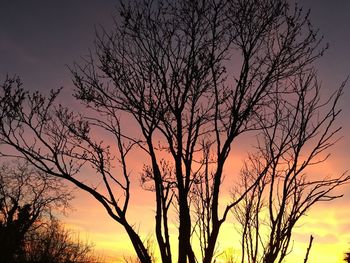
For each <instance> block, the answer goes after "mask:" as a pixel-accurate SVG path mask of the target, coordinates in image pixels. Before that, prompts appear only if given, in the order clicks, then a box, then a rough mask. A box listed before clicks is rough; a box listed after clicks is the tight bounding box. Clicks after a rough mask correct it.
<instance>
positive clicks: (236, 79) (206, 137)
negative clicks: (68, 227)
mask: <svg viewBox="0 0 350 263" xmlns="http://www.w3.org/2000/svg"><path fill="white" fill-rule="evenodd" d="M119 11H120V17H118V18H117V19H116V20H115V21H116V24H115V28H114V30H113V31H108V30H105V29H102V30H101V31H100V32H99V33H98V35H97V40H96V52H95V54H91V55H90V56H88V57H87V58H86V59H85V60H84V62H82V63H80V64H79V63H77V64H75V65H74V66H72V67H71V72H72V75H73V81H74V85H75V91H74V96H75V98H76V99H77V100H78V101H80V102H81V103H82V104H83V105H85V106H86V111H84V112H81V113H80V114H78V113H75V112H74V111H71V110H69V109H68V108H65V107H63V106H61V105H57V104H56V102H55V100H56V97H57V96H58V95H59V90H58V91H52V92H51V93H50V95H49V96H48V97H45V96H43V95H41V94H40V93H38V92H34V93H30V92H28V91H24V90H23V89H22V88H21V86H22V84H21V81H20V80H19V79H18V78H7V79H6V80H5V81H4V84H3V85H2V94H1V97H0V109H1V115H0V141H1V143H2V144H5V145H7V146H12V149H14V150H15V151H16V152H18V154H19V155H20V156H22V157H24V158H26V159H27V160H28V161H29V162H31V163H32V164H33V165H34V166H35V167H37V168H38V169H41V170H42V171H44V172H45V173H48V174H51V175H52V176H56V177H60V178H65V179H66V180H68V181H70V182H72V183H73V184H74V185H76V186H77V187H78V188H80V189H82V190H84V191H86V192H88V193H90V194H91V195H92V196H93V197H94V198H95V199H96V200H97V201H98V202H99V203H100V204H101V205H102V206H103V207H104V208H105V210H106V213H108V215H109V216H110V217H111V218H113V219H114V220H115V221H116V222H117V223H119V224H120V225H121V226H122V227H123V228H124V229H125V231H126V233H127V234H128V236H129V238H130V241H131V243H132V245H133V247H134V249H135V252H136V254H137V257H138V258H139V260H140V262H143V263H146V262H151V257H150V253H149V251H148V250H147V246H146V245H145V244H144V242H143V241H142V238H141V237H140V235H139V234H138V233H137V230H136V229H135V228H134V223H133V222H131V221H129V219H128V217H127V211H128V210H129V209H132V207H129V203H130V199H131V198H132V196H131V191H130V187H131V185H132V184H135V181H134V177H132V176H130V171H131V169H130V168H129V167H130V163H129V162H130V159H128V157H129V156H130V155H129V154H130V152H132V151H134V152H137V153H138V154H139V155H142V156H147V157H148V161H146V163H145V164H144V166H143V171H142V175H141V178H138V179H136V182H139V181H141V182H142V186H143V188H144V189H145V190H149V191H152V192H153V193H154V199H155V236H156V240H157V244H158V249H159V252H160V256H161V260H162V262H172V260H173V258H174V256H173V255H172V251H173V250H172V246H171V245H172V244H171V243H170V235H171V234H172V233H171V232H170V230H169V216H170V215H171V207H174V210H175V212H176V213H177V218H178V220H177V222H178V233H177V234H178V244H177V245H178V255H177V260H178V262H181V263H182V262H190V263H194V262H196V261H197V260H198V257H199V255H196V254H195V252H194V249H193V243H194V242H195V241H194V240H195V238H196V237H198V242H199V243H200V246H201V252H202V258H203V262H205V263H209V262H212V261H213V260H214V253H215V249H216V248H217V246H216V245H217V239H218V235H219V233H220V229H221V226H222V225H223V224H224V223H225V221H226V219H227V217H228V215H229V212H230V211H235V212H236V213H238V214H239V215H240V216H239V217H238V219H239V220H240V223H241V224H242V225H243V232H242V238H243V240H246V239H245V238H246V237H249V238H251V239H252V242H253V240H254V241H255V242H256V240H258V238H259V236H260V234H259V232H254V231H258V228H259V225H260V222H261V221H260V216H259V215H260V211H261V209H263V207H264V208H265V207H267V208H266V209H267V211H268V213H269V220H270V222H272V225H271V229H270V236H269V237H270V238H269V242H268V243H266V244H267V247H265V250H264V254H263V258H264V260H265V261H266V262H274V261H276V260H277V259H278V258H279V259H278V262H281V260H282V259H283V257H284V256H285V255H286V252H287V251H288V248H289V241H290V238H291V235H292V231H291V230H292V229H293V227H294V226H295V223H296V222H297V221H298V219H299V218H300V217H301V216H302V215H303V214H305V212H306V211H307V210H308V209H310V207H311V206H313V205H314V204H315V203H316V202H318V201H328V200H332V199H334V198H336V197H337V196H333V195H331V190H333V189H334V188H336V187H338V186H340V185H342V184H343V183H345V182H346V181H348V180H349V177H347V176H345V175H343V176H340V177H336V178H335V179H327V178H325V179H324V178H321V179H316V180H315V181H310V180H309V179H308V177H307V176H306V168H307V167H309V166H311V165H314V164H317V163H319V162H321V161H322V160H324V159H323V157H324V156H323V153H325V151H326V150H327V149H328V148H329V147H330V146H332V145H333V144H334V142H335V141H336V139H337V138H336V136H337V133H338V131H339V128H338V127H334V126H335V125H334V122H335V120H336V117H337V116H338V114H339V110H338V109H337V103H338V99H339V97H340V95H341V93H342V88H343V86H344V85H342V87H341V88H340V89H339V90H338V91H336V92H335V93H334V94H333V96H331V97H330V99H329V100H326V101H322V100H321V98H320V85H319V82H318V81H317V75H316V70H315V69H314V67H313V63H314V61H315V60H316V59H318V58H319V57H320V56H322V54H323V52H324V51H325V48H322V47H320V43H321V39H320V38H319V37H318V34H317V32H316V31H314V30H313V28H312V26H311V24H310V22H309V19H308V13H305V12H303V10H302V9H300V8H299V7H298V6H297V5H296V6H294V5H291V4H289V1H286V0H277V1H276V0H273V1H272V0H244V1H243V0H232V1H228V0H210V1H192V0H178V1H172V0H171V1H170V0H164V1H162V0H159V1H143V0H135V1H130V2H128V3H127V4H123V3H122V4H121V5H120V10H119ZM243 134H246V135H250V136H252V138H257V139H258V140H257V145H256V146H257V152H256V153H253V154H251V155H250V158H249V160H248V162H247V164H246V166H245V167H244V169H243V170H242V178H243V180H242V181H243V183H242V185H241V186H240V187H238V189H237V190H236V192H235V195H234V199H233V201H232V202H229V203H227V204H226V205H224V204H222V201H221V199H220V193H222V185H223V181H224V173H225V171H226V170H225V169H226V164H227V160H228V157H229V155H230V153H231V149H232V148H233V147H235V146H236V144H235V143H236V141H238V140H239V139H240V138H242V135H243ZM112 141H115V142H116V143H115V144H112ZM252 143H253V142H252ZM3 154H4V155H6V153H5V151H3ZM11 154H12V155H13V152H11ZM326 156H327V155H326ZM87 167H93V169H94V171H95V172H96V174H97V178H95V179H94V180H92V182H90V181H89V180H86V179H82V177H81V175H82V174H84V173H86V171H87V169H88V168H87ZM86 178H88V176H87V174H86ZM230 179H233V175H232V177H231V176H230V177H226V180H227V181H234V180H230ZM96 182H97V183H96ZM276 184H277V188H276ZM319 191H321V192H319ZM275 194H277V195H278V196H281V197H282V199H278V198H274V196H275ZM265 197H268V199H265ZM264 200H267V204H265V203H263V201H264ZM247 220H248V221H247ZM194 233H196V235H194ZM249 242H250V241H249ZM243 243H244V242H243ZM251 244H253V243H249V245H251ZM246 249H247V247H245V245H244V244H242V250H243V254H244V251H246ZM257 249H258V246H255V247H254V248H253V252H249V253H250V254H249V255H251V256H249V257H251V258H252V260H253V262H257V261H256V260H257V256H258V252H254V251H256V250H257ZM278 255H280V256H278Z"/></svg>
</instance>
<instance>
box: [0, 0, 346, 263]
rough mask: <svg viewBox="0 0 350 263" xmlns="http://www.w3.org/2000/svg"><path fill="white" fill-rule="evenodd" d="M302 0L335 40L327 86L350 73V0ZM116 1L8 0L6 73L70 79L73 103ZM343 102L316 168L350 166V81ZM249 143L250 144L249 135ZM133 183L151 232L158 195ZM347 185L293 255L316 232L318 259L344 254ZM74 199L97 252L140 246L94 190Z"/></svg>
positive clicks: (313, 262) (323, 67) (1, 28)
mask: <svg viewBox="0 0 350 263" xmlns="http://www.w3.org/2000/svg"><path fill="white" fill-rule="evenodd" d="M300 4H301V5H302V6H304V7H305V8H306V9H308V8H310V9H311V21H312V23H313V25H314V27H316V28H319V29H320V34H321V35H324V43H329V45H330V48H329V50H328V52H327V53H326V54H325V56H324V57H323V58H321V59H320V60H319V61H318V62H317V63H318V64H317V65H316V66H317V69H318V74H319V79H320V80H322V85H323V88H324V90H325V94H327V91H334V90H335V89H336V88H337V87H339V86H340V84H341V82H343V81H344V80H345V79H346V77H347V76H348V75H350V1H349V0H336V1H330V0H302V1H300ZM115 5H116V2H115V1H114V0H56V1H53V0H50V1H48V0H25V1H23V0H1V1H0V81H1V82H2V81H3V80H4V78H5V76H6V74H8V75H10V76H11V75H18V76H20V78H21V79H22V81H23V83H24V87H25V88H27V89H31V90H41V91H43V92H47V91H49V90H50V89H53V88H59V87H61V86H63V87H64V90H63V94H62V96H63V98H64V100H65V102H66V103H69V102H70V101H71V100H72V99H71V96H70V94H71V91H72V87H73V86H72V82H71V75H70V73H69V70H68V69H67V65H68V66H69V65H72V63H73V62H74V61H79V60H80V58H81V56H84V55H86V54H87V53H88V50H89V48H93V40H94V36H95V35H94V31H95V27H99V25H103V26H104V27H105V28H110V25H111V24H112V15H113V14H115V13H116V10H115V9H114V7H115ZM341 107H342V109H343V111H342V114H341V117H340V119H339V120H338V124H339V125H341V126H342V127H343V129H342V131H341V135H342V136H343V138H342V140H341V141H340V142H339V143H338V144H337V145H336V146H335V147H334V148H333V149H332V157H331V159H330V160H329V162H327V164H322V166H320V167H319V168H317V169H316V170H315V172H320V173H321V174H323V175H328V174H329V175H332V174H333V175H339V174H340V173H342V172H344V171H346V170H349V169H350V163H349V161H350V159H349V156H350V83H348V84H347V86H346V89H345V94H344V96H343V97H342V99H341ZM244 143H245V144H249V142H248V140H247V141H245V142H244ZM233 155H234V156H239V157H238V160H237V159H233V158H232V160H231V163H230V164H229V166H230V167H232V169H236V170H239V169H240V167H239V164H240V162H241V161H242V159H243V158H244V152H238V151H237V152H234V153H233ZM236 158H237V157H236ZM239 158H241V159H239ZM135 170H136V168H135ZM136 174H137V170H136ZM136 183H137V182H136ZM228 187H229V186H228ZM133 189H134V190H133V191H134V196H133V204H134V208H133V209H131V210H130V217H131V218H132V219H133V220H134V222H135V225H136V226H139V228H140V233H143V234H144V235H145V236H147V235H150V234H152V233H153V232H152V231H153V229H152V224H150V223H149V222H150V221H152V220H153V213H152V212H153V211H154V207H153V204H152V202H151V201H150V200H151V195H150V193H145V192H142V191H139V189H138V185H135V186H134V188H133ZM341 193H343V194H344V197H343V198H342V199H339V200H336V201H334V202H332V203H323V204H319V205H317V206H315V207H314V209H313V210H312V211H311V212H310V213H308V216H307V217H305V218H304V219H303V221H302V222H300V223H299V224H298V227H297V228H296V229H295V233H294V245H293V247H294V249H293V252H292V253H291V256H290V257H289V258H287V261H286V262H290V263H293V262H303V257H304V255H305V251H306V248H307V245H308V240H309V236H310V235H311V234H312V235H314V238H315V240H314V245H313V248H312V250H311V255H310V260H309V262H310V263H320V262H327V263H333V262H334V263H338V262H342V258H343V254H344V252H345V251H346V250H347V249H348V250H350V205H349V204H350V185H348V186H347V187H343V188H342V189H341ZM72 205H73V207H74V210H73V211H71V212H70V213H69V214H68V216H67V217H64V218H62V220H63V221H64V222H65V223H66V224H67V226H68V227H70V228H73V229H77V230H79V231H80V233H81V237H85V236H86V237H87V238H88V239H89V240H90V241H92V242H94V243H95V244H96V250H97V252H99V253H102V254H104V255H105V256H106V257H107V258H108V259H110V260H111V262H120V260H121V258H122V257H123V256H129V255H131V254H132V251H133V250H132V247H131V245H130V243H129V241H128V238H127V236H126V235H125V234H124V232H123V230H122V228H121V227H120V226H118V225H117V223H115V222H114V221H112V219H110V218H109V217H108V216H107V215H106V213H105V212H104V210H102V208H100V206H99V205H98V204H97V202H95V201H94V200H93V199H92V198H91V197H89V196H88V195H87V194H85V193H82V192H77V193H76V199H75V200H74V201H73V203H72ZM232 229H233V226H232V225H230V224H228V225H227V226H226V227H225V228H224V229H223V231H222V232H223V234H222V235H221V237H220V240H222V241H220V246H221V247H225V248H226V247H227V248H230V249H232V251H233V253H234V251H235V247H232V246H231V247H230V242H229V240H230V239H232V236H231V237H230V234H229V233H231V232H230V231H231V230H232ZM226 233H227V234H226ZM173 238H174V240H176V238H177V237H176V236H174V237H173ZM236 245H239V244H238V243H237V244H236ZM238 248H239V247H237V248H236V249H238ZM296 258H297V259H298V260H296Z"/></svg>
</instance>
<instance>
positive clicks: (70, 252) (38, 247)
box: [22, 218, 104, 263]
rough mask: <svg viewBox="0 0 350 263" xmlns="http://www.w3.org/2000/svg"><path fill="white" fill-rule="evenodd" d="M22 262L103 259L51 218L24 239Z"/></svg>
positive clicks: (95, 262)
mask: <svg viewBox="0 0 350 263" xmlns="http://www.w3.org/2000/svg"><path fill="white" fill-rule="evenodd" d="M24 250H25V253H24V256H23V260H22V263H25V262H31V263H33V262H35V263H81V262H84V263H102V262H104V260H103V259H102V258H100V257H98V256H96V255H94V253H93V246H92V244H91V243H89V242H84V241H82V240H81V239H80V238H79V237H78V236H76V234H74V233H73V232H71V231H69V230H66V229H65V228H64V227H63V226H62V225H61V223H60V222H59V221H58V220H56V219H53V218H51V220H50V221H49V222H48V223H47V224H44V225H41V226H40V227H38V228H37V229H35V231H33V233H31V235H30V236H28V237H27V239H26V245H25V248H24Z"/></svg>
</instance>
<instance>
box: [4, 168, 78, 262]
mask: <svg viewBox="0 0 350 263" xmlns="http://www.w3.org/2000/svg"><path fill="white" fill-rule="evenodd" d="M0 182H1V183H0V250H1V253H0V259H1V262H16V260H20V259H21V258H22V257H23V255H24V253H25V252H24V246H25V241H26V238H27V237H28V235H30V234H31V232H33V231H35V229H36V228H37V227H38V226H40V222H42V221H43V220H44V219H45V217H46V218H47V216H50V214H51V212H52V211H53V210H56V211H58V209H61V210H62V209H65V208H67V207H68V202H69V200H70V199H71V198H72V195H71V193H70V192H69V191H67V190H64V189H66V187H64V184H63V182H62V181H61V180H60V179H59V178H55V177H48V176H47V175H46V174H45V173H43V172H41V171H38V170H35V169H34V168H33V167H32V166H30V165H29V164H28V163H25V162H17V163H11V164H3V165H1V167H0Z"/></svg>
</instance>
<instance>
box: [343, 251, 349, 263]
mask: <svg viewBox="0 0 350 263" xmlns="http://www.w3.org/2000/svg"><path fill="white" fill-rule="evenodd" d="M344 261H345V262H350V252H346V253H345V257H344Z"/></svg>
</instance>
